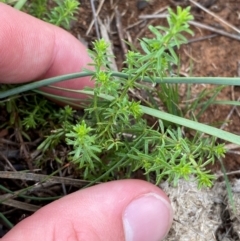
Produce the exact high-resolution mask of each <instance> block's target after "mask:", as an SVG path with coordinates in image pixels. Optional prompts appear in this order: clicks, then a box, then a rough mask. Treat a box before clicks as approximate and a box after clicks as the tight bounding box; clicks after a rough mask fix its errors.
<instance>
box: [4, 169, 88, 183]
mask: <svg viewBox="0 0 240 241" xmlns="http://www.w3.org/2000/svg"><path fill="white" fill-rule="evenodd" d="M0 178H7V179H20V180H26V181H35V182H48V183H52V184H55V183H64V184H66V185H74V186H82V185H83V184H86V183H89V182H88V181H84V180H77V179H72V178H67V177H55V176H51V177H49V176H47V175H43V174H34V173H23V172H6V171H0Z"/></svg>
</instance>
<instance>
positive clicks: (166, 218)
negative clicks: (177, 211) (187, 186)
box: [123, 193, 173, 241]
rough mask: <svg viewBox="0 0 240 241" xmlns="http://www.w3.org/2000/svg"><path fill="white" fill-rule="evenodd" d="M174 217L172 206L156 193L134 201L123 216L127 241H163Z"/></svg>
mask: <svg viewBox="0 0 240 241" xmlns="http://www.w3.org/2000/svg"><path fill="white" fill-rule="evenodd" d="M172 216H173V215H172V208H171V205H170V204H169V203H168V201H167V200H165V199H164V198H163V197H161V196H159V195H157V194H155V193H148V194H146V195H143V196H141V197H139V198H137V199H135V200H133V201H132V202H131V203H130V204H129V205H128V206H127V208H126V209H125V212H124V214H123V227H124V233H125V240H126V241H160V240H162V239H163V238H164V237H165V236H166V235H167V233H168V231H169V229H170V226H171V223H172Z"/></svg>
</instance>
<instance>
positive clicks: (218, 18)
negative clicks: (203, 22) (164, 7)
mask: <svg viewBox="0 0 240 241" xmlns="http://www.w3.org/2000/svg"><path fill="white" fill-rule="evenodd" d="M189 1H190V2H191V3H193V4H194V5H196V6H197V7H199V8H201V9H202V10H203V11H205V12H206V13H208V14H210V15H212V16H213V17H214V18H216V19H217V20H219V21H220V22H222V23H223V24H225V25H226V26H228V27H229V28H231V29H233V30H235V31H236V32H237V33H240V30H239V29H238V28H236V27H235V26H233V25H232V24H230V23H228V22H226V21H225V20H224V19H222V18H220V17H219V16H217V15H216V14H214V13H213V12H211V11H209V10H208V9H206V8H205V7H204V6H202V5H201V4H199V3H197V2H195V1H193V0H189Z"/></svg>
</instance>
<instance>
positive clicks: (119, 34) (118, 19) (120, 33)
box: [115, 8, 127, 54]
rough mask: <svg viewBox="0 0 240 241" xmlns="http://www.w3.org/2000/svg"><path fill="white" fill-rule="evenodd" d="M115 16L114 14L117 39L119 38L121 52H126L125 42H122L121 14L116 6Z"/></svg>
mask: <svg viewBox="0 0 240 241" xmlns="http://www.w3.org/2000/svg"><path fill="white" fill-rule="evenodd" d="M115 16H116V26H117V30H118V36H119V39H120V44H121V47H122V50H123V53H124V54H127V47H126V44H125V42H124V36H123V28H122V22H121V15H120V13H119V11H118V10H117V9H116V8H115Z"/></svg>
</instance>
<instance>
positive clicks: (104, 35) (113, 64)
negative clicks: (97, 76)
mask: <svg viewBox="0 0 240 241" xmlns="http://www.w3.org/2000/svg"><path fill="white" fill-rule="evenodd" d="M98 23H99V26H100V31H101V35H102V38H103V39H104V40H105V41H106V42H107V43H108V44H109V47H108V48H107V52H108V55H109V56H111V57H108V61H109V63H110V64H109V65H110V66H109V67H110V69H112V70H114V71H118V68H117V64H116V61H115V59H114V57H112V56H114V54H113V50H112V44H111V41H110V38H109V36H108V31H107V29H106V27H105V25H104V24H103V23H102V21H101V20H100V18H98Z"/></svg>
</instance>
